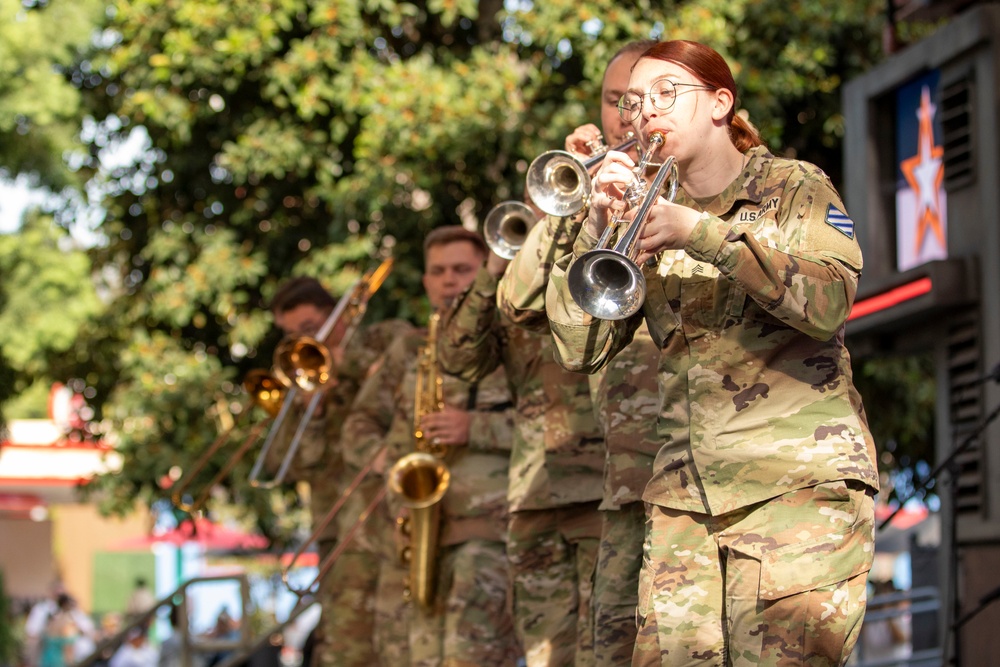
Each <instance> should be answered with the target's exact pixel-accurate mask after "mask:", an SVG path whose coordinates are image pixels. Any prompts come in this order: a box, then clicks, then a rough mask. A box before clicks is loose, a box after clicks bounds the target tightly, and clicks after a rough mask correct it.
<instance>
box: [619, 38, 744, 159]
mask: <svg viewBox="0 0 1000 667" xmlns="http://www.w3.org/2000/svg"><path fill="white" fill-rule="evenodd" d="M639 57H640V58H653V59H655V60H666V61H668V62H672V63H677V64H678V65H680V66H681V67H683V68H684V69H686V70H687V71H689V72H691V73H692V74H694V75H695V77H697V78H698V79H699V80H700V81H702V82H703V83H705V84H706V85H708V86H712V87H713V88H715V89H716V90H720V89H722V88H725V89H726V90H728V91H729V92H730V93H731V94H732V96H733V108H731V109H730V110H729V115H728V116H726V125H727V126H728V128H729V139H730V140H731V141H732V142H733V145H734V146H736V148H738V149H739V151H740V152H741V153H743V152H745V151H747V150H749V149H751V148H753V147H754V146H761V145H763V143H764V142H763V141H762V140H761V138H760V134H758V132H757V130H756V129H755V128H754V127H753V126H752V125H750V123H748V122H746V121H745V120H743V118H741V117H740V116H737V115H736V98H737V94H736V80H735V79H733V73H732V71H730V69H729V65H727V64H726V61H725V59H724V58H723V57H722V56H721V55H719V53H718V51H716V50H715V49H713V48H712V47H710V46H705V45H704V44H701V43H699V42H692V41H688V40H686V39H674V40H670V41H668V42H657V43H656V44H654V45H653V46H651V47H649V48H648V49H646V50H645V51H644V52H643V54H642V55H641V56H639Z"/></svg>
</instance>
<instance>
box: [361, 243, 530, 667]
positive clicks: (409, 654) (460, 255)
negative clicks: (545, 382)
mask: <svg viewBox="0 0 1000 667" xmlns="http://www.w3.org/2000/svg"><path fill="white" fill-rule="evenodd" d="M486 253H487V251H486V246H485V244H484V243H483V240H482V238H481V237H480V236H479V235H478V234H476V233H474V232H470V231H468V230H466V229H464V228H462V227H459V226H445V227H438V228H436V229H434V230H433V231H432V232H431V233H430V234H429V235H428V236H427V238H426V239H425V242H424V261H425V271H424V276H423V284H424V288H425V290H426V292H427V297H428V299H429V301H430V303H431V306H432V308H433V309H434V310H435V311H438V312H439V311H441V310H443V309H444V308H445V307H446V306H447V305H448V303H449V302H450V301H451V300H452V299H454V298H455V297H456V296H458V295H459V294H461V293H462V292H463V291H465V289H466V288H467V287H468V286H469V284H470V283H471V282H472V279H473V278H474V277H475V275H476V271H477V270H478V269H479V267H480V266H481V265H482V263H483V261H484V260H485V258H486ZM433 321H434V318H433V316H432V329H433ZM426 338H428V335H427V332H424V331H420V332H417V331H414V332H411V333H409V334H407V335H406V336H403V337H400V338H398V339H397V340H396V341H395V342H394V343H393V345H392V347H391V348H390V349H389V350H388V352H387V353H386V355H385V357H384V358H383V360H382V362H381V364H380V366H379V368H378V370H377V371H376V372H375V373H374V374H373V375H372V376H371V377H370V378H369V379H368V380H367V381H366V382H365V385H364V386H363V387H362V389H361V391H360V393H359V394H358V397H357V399H356V400H355V403H354V406H353V407H352V411H351V415H350V416H349V417H348V419H347V421H346V422H345V424H344V430H343V434H342V438H343V439H344V440H347V441H350V442H353V443H357V446H356V447H354V448H352V450H351V454H352V456H357V457H359V458H358V460H357V461H356V463H358V464H360V463H362V462H363V461H365V460H367V459H369V458H371V457H373V456H375V453H376V452H377V451H384V452H386V459H387V461H386V463H387V464H388V465H390V466H391V469H390V470H388V471H386V474H387V476H389V477H390V479H392V478H393V475H394V474H395V471H396V470H397V468H398V466H399V464H397V462H398V461H401V460H405V457H406V455H410V454H411V453H412V452H413V450H414V448H415V442H416V443H421V442H424V440H427V441H429V442H430V447H429V449H431V450H436V451H438V452H439V454H440V455H441V456H442V457H443V459H444V461H445V462H446V465H447V468H448V472H449V474H450V485H449V486H448V487H447V489H446V491H445V492H444V495H443V497H442V499H441V500H440V501H439V504H440V508H439V509H440V524H439V526H438V528H439V538H438V539H437V540H435V542H436V543H435V544H430V545H427V544H419V543H418V538H417V535H419V534H421V533H420V531H416V530H411V535H410V538H409V541H408V544H407V545H406V548H407V550H408V551H409V553H410V558H411V560H413V562H419V561H418V560H416V559H415V556H414V554H416V553H425V552H428V551H429V552H433V554H434V555H433V557H432V558H430V572H426V573H420V572H415V571H414V569H413V568H410V570H409V573H408V574H407V573H406V572H405V571H404V570H403V567H404V566H403V565H401V564H400V563H399V561H398V559H397V554H396V553H395V552H392V553H387V554H385V560H384V563H383V574H382V575H381V576H382V580H383V582H384V583H385V586H384V587H383V586H380V593H379V600H378V604H379V608H380V619H379V628H378V630H377V634H378V637H377V640H376V642H377V643H378V644H379V652H380V655H379V657H380V659H381V661H382V662H381V664H384V665H393V666H395V665H407V664H408V665H412V666H414V667H431V666H432V665H457V664H460V665H469V664H478V665H490V666H491V667H493V666H497V667H508V666H509V667H513V666H514V665H515V664H516V661H517V658H518V657H519V649H518V646H517V642H516V639H515V636H514V632H513V621H512V619H511V617H510V614H509V612H508V606H509V601H508V599H507V590H508V579H509V578H508V568H507V556H506V549H505V545H504V526H505V524H506V518H507V500H506V490H507V470H508V462H509V457H510V446H511V445H510V443H511V430H512V419H513V413H512V410H511V398H510V393H509V389H508V384H507V379H506V377H505V375H504V373H503V370H502V369H497V370H496V372H494V373H491V374H489V375H488V376H486V377H484V378H483V379H482V381H481V382H479V383H477V384H470V383H466V382H462V381H459V380H457V379H454V378H449V377H441V376H440V374H437V373H436V369H433V370H432V373H433V374H434V375H436V377H431V378H428V377H427V373H426V371H425V370H424V369H425V368H426V366H425V365H423V364H422V363H421V362H422V360H424V359H425V358H426V357H425V356H423V355H427V354H428V353H430V354H431V355H433V352H434V350H435V349H436V346H433V345H432V346H431V347H430V348H424V346H425V345H428V344H429V343H431V344H432V343H433V341H432V340H431V341H428V340H426ZM431 338H432V336H431ZM438 382H440V387H441V398H442V399H443V405H442V406H440V407H441V409H440V410H434V409H433V408H432V409H431V410H432V411H428V412H426V413H424V412H425V411H426V410H427V408H424V407H418V406H425V405H427V403H428V402H427V401H425V400H424V397H423V396H421V395H418V392H417V390H416V387H417V386H418V384H420V385H421V387H422V389H426V387H428V386H429V387H434V386H437V383H438ZM431 391H433V389H431ZM415 411H419V412H421V413H424V414H414V413H415ZM417 446H422V445H417ZM393 464H396V465H393ZM385 467H386V466H382V468H383V470H384V469H385ZM401 503H402V501H401V500H400V499H398V498H396V497H395V496H393V495H390V504H391V505H393V506H397V507H398V506H399V505H400V504H401ZM414 519H415V517H414V510H410V521H411V525H412V522H413V521H414ZM407 577H408V578H409V582H408V583H409V589H410V591H411V594H413V592H414V591H416V590H419V589H422V588H424V586H421V584H420V582H418V581H417V579H418V578H419V579H430V580H431V581H433V582H435V585H434V586H433V590H432V592H431V594H430V595H429V597H428V598H427V599H423V600H422V599H420V598H419V597H418V596H417V595H415V594H413V596H412V598H411V599H410V600H409V601H406V600H405V599H404V585H403V582H402V580H403V579H404V578H407ZM403 630H407V633H406V636H402V635H401V631H403Z"/></svg>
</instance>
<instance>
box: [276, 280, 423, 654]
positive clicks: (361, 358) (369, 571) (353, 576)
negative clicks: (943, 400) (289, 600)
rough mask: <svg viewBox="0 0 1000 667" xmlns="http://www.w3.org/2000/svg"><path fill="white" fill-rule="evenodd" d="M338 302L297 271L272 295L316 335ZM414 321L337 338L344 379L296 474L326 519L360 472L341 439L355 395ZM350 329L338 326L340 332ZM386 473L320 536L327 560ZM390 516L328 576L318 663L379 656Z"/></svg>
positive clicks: (285, 317)
mask: <svg viewBox="0 0 1000 667" xmlns="http://www.w3.org/2000/svg"><path fill="white" fill-rule="evenodd" d="M335 305H336V303H335V301H334V299H333V297H332V296H331V295H330V294H329V293H328V292H327V291H326V289H325V288H324V287H323V286H322V285H321V284H320V283H319V281H317V280H315V279H313V278H295V279H292V280H290V281H288V282H286V283H285V284H284V285H282V287H281V288H280V289H279V290H278V292H277V294H276V295H275V297H274V299H272V302H271V311H272V313H273V315H274V319H275V323H276V324H277V325H278V327H279V328H280V329H281V330H282V331H283V332H284V333H285V334H286V335H292V336H303V335H308V336H312V335H315V334H316V333H317V332H318V330H319V329H320V327H321V326H322V325H323V323H324V322H325V321H326V318H327V317H328V316H329V314H330V313H331V312H332V310H333V308H334V306H335ZM412 328H413V327H412V326H410V325H409V324H408V323H406V322H404V321H402V320H385V321H382V322H379V323H377V324H373V325H370V326H368V327H365V328H362V329H360V330H359V331H357V332H356V333H355V335H354V336H353V337H352V338H351V340H350V341H348V344H347V348H346V350H344V351H343V353H341V351H340V350H339V349H337V347H339V346H336V344H335V343H334V348H333V353H334V358H335V360H336V364H335V365H336V384H334V385H333V386H332V387H331V388H330V389H328V390H327V391H326V393H325V395H324V397H323V403H322V408H321V410H320V412H321V414H319V415H317V416H316V417H314V418H313V419H312V420H311V421H310V423H309V424H308V425H307V427H306V430H305V433H304V435H303V436H302V441H301V444H300V445H299V449H298V451H297V452H296V454H295V457H294V458H293V460H292V463H291V465H290V467H289V472H288V479H289V480H291V481H304V482H307V483H308V484H309V488H310V494H309V498H310V512H311V515H312V520H313V524H314V525H316V524H318V523H319V522H320V521H321V520H322V519H323V518H325V516H326V515H327V514H328V511H329V510H330V508H331V507H333V505H334V503H335V502H336V501H337V499H338V498H339V497H340V494H341V493H342V492H343V490H344V488H345V487H346V486H347V485H348V484H349V483H350V481H351V480H352V479H353V478H354V476H355V474H356V473H357V469H356V468H354V467H352V466H350V465H347V464H346V463H345V461H344V457H343V456H342V448H341V443H340V441H339V435H340V429H341V426H342V424H343V421H344V418H345V417H346V415H347V411H348V408H349V406H350V404H351V403H352V402H353V400H354V395H355V394H356V393H357V391H358V388H359V387H360V386H361V383H362V381H363V380H364V379H365V377H366V376H367V374H368V371H369V368H370V367H371V366H372V364H373V363H374V362H375V361H376V359H378V358H379V357H380V356H381V355H382V353H383V352H384V351H385V350H386V349H387V348H388V346H389V342H390V341H391V340H392V339H393V338H394V337H395V336H398V335H401V334H404V333H406V331H408V330H411V329H412ZM342 330H343V327H338V328H337V329H335V330H334V332H333V335H332V337H333V338H334V339H336V338H337V337H338V335H339V333H340V331H342ZM301 412H302V411H301V409H299V410H297V411H295V412H293V413H292V414H291V415H290V416H289V417H287V418H286V419H285V421H284V423H283V425H282V426H281V430H280V431H279V433H278V434H277V436H276V439H275V441H274V445H273V446H272V447H271V450H270V451H269V453H268V460H267V461H266V463H267V467H268V468H269V469H270V470H271V471H274V470H277V468H278V466H279V465H280V461H281V460H282V459H283V458H284V456H285V453H286V451H287V445H288V443H289V442H290V440H291V437H292V435H293V433H294V432H295V429H296V427H297V426H298V423H299V416H300V415H301ZM378 488H379V480H378V479H377V478H375V479H369V480H366V481H365V482H364V483H362V485H361V486H360V487H358V489H357V491H356V492H355V493H354V494H352V495H351V496H350V498H349V499H348V501H347V502H346V503H345V504H344V505H343V507H342V508H341V510H340V511H339V513H338V514H337V516H336V518H335V519H334V520H333V521H332V522H330V523H329V524H328V525H327V527H326V528H325V529H324V530H323V531H322V532H321V533H320V535H319V536H318V538H317V551H318V552H319V557H320V559H321V560H322V559H323V558H325V557H326V555H327V554H329V553H330V552H331V551H332V550H333V549H334V547H335V546H336V544H337V541H338V536H343V535H346V533H347V531H348V530H349V529H350V526H351V525H353V523H354V521H355V520H356V518H357V517H358V515H359V514H360V513H361V511H362V510H363V508H364V507H365V506H367V504H368V500H369V499H370V498H371V497H372V496H373V495H374V494H375V493H376V492H377V490H378ZM391 535H392V533H391V524H390V522H389V519H388V517H385V518H383V521H382V522H379V521H378V520H377V519H376V520H372V521H369V522H368V523H367V524H365V526H363V527H362V528H361V529H360V530H359V531H357V532H356V534H355V536H354V538H353V540H352V542H351V543H350V544H349V545H347V546H345V548H344V551H343V552H342V553H341V555H340V556H339V557H338V559H337V561H336V563H335V564H334V565H333V566H332V567H331V568H330V570H329V571H328V572H327V574H326V576H325V577H324V578H323V580H322V581H321V582H320V585H319V590H318V591H317V593H316V599H317V600H318V601H319V603H320V606H321V608H322V615H321V618H320V624H319V626H318V627H317V631H316V632H317V634H316V640H317V644H316V647H315V649H314V652H313V655H314V664H315V665H317V666H318V667H334V666H337V667H340V666H343V667H347V666H357V667H370V666H371V665H372V664H373V662H374V660H375V651H374V644H373V642H372V635H373V629H374V619H375V610H374V604H375V587H376V583H377V580H376V576H377V573H378V570H377V567H376V566H375V563H376V559H375V557H374V556H373V554H374V553H376V552H377V550H378V549H380V548H381V547H380V546H379V545H380V543H383V542H387V541H390V540H391Z"/></svg>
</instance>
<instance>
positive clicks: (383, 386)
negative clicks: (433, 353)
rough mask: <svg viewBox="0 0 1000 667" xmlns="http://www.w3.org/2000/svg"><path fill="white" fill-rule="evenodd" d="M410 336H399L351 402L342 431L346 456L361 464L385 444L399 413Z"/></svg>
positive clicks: (356, 465) (351, 461) (350, 461)
mask: <svg viewBox="0 0 1000 667" xmlns="http://www.w3.org/2000/svg"><path fill="white" fill-rule="evenodd" d="M406 343H407V338H406V337H405V336H401V337H399V338H397V339H396V340H395V341H394V342H393V343H392V345H390V346H389V349H388V350H386V353H385V355H383V357H382V358H381V359H380V360H379V362H378V363H377V367H376V368H375V370H374V372H372V374H371V375H369V376H368V378H367V379H366V380H365V382H364V384H362V385H361V389H360V390H358V394H357V396H356V397H355V399H354V403H352V404H351V410H350V414H348V415H347V418H346V419H345V420H344V426H343V429H342V431H341V434H340V438H341V442H342V443H343V447H342V449H343V456H344V460H345V461H347V463H348V464H350V465H352V466H355V467H358V468H361V467H363V466H364V465H365V464H366V463H367V462H368V461H369V460H370V459H371V457H373V456H375V454H376V453H377V452H378V450H379V449H380V448H381V447H382V444H383V441H384V440H385V436H386V434H387V433H388V432H389V428H390V426H391V425H392V420H393V417H394V416H395V414H396V403H397V401H396V396H397V394H398V392H399V384H400V383H401V382H402V381H403V378H404V376H405V375H406V369H407V365H408V363H409V361H410V358H409V354H408V352H409V347H408V346H407V344H406Z"/></svg>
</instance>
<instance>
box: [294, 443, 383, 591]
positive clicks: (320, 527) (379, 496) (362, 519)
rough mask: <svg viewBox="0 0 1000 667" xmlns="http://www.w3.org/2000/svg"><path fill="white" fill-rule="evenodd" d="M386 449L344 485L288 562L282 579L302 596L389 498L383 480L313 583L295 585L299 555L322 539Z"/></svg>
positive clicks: (327, 570)
mask: <svg viewBox="0 0 1000 667" xmlns="http://www.w3.org/2000/svg"><path fill="white" fill-rule="evenodd" d="M384 449H385V448H384V447H383V448H382V450H380V451H379V452H378V453H377V454H376V455H375V456H373V457H372V458H371V460H370V461H369V462H368V463H366V464H365V466H364V467H363V468H362V469H361V470H360V471H359V472H358V474H357V475H355V476H354V479H352V480H351V483H350V484H348V485H347V488H346V489H344V491H343V493H341V494H340V497H339V498H337V501H336V502H335V503H333V506H332V507H330V509H329V511H327V513H326V516H324V517H323V519H322V520H321V521H320V522H319V524H317V525H316V526H315V527H314V528H313V532H312V533H311V534H310V535H309V537H308V538H307V539H306V540H305V541H304V542H303V543H302V544H301V545H299V548H298V549H297V550H296V551H295V553H294V554H293V555H292V558H291V560H290V561H289V562H288V565H286V566H285V568H284V569H283V570H282V572H281V580H282V582H284V584H285V587H286V588H287V589H288V590H289V591H291V592H292V593H293V594H295V595H296V596H298V597H299V598H301V597H302V596H304V595H305V594H306V593H308V592H309V591H311V590H312V589H313V587H314V586H316V585H317V584H318V583H319V582H320V581H322V580H323V577H325V576H326V573H327V572H329V571H330V568H331V567H333V564H334V563H336V562H337V559H338V558H340V555H341V554H342V553H343V552H344V550H345V549H346V548H347V545H348V544H349V543H350V541H351V540H352V539H354V536H355V535H356V534H357V532H358V531H359V530H360V529H361V527H362V526H363V525H364V524H365V523H366V522H367V521H368V517H369V516H371V513H372V512H374V511H375V508H376V507H378V505H379V503H381V502H382V501H383V500H384V499H385V494H386V491H387V490H388V489H387V487H386V486H385V485H384V484H383V485H382V486H381V487H380V488H379V491H378V493H376V494H375V496H374V497H373V498H372V499H371V501H370V502H369V503H368V506H367V507H365V509H364V510H362V512H361V514H359V515H358V518H357V519H356V520H355V521H354V523H353V524H352V525H351V527H350V529H349V530H348V531H347V533H345V534H344V536H343V538H342V539H340V540H338V541H337V546H336V547H335V548H334V549H333V551H331V552H330V553H329V554H327V556H326V558H324V559H323V561H322V562H321V563H320V564H319V570H318V571H317V572H316V576H315V577H314V578H313V580H312V581H311V582H309V585H308V586H303V587H302V588H296V587H295V586H293V585H292V583H291V581H290V579H289V574H290V573H291V571H292V568H294V567H295V563H296V561H298V559H299V558H301V557H302V554H304V553H305V552H306V550H307V549H308V548H309V546H310V545H312V544H313V543H314V542H316V541H317V540H319V536H320V535H321V534H322V533H323V531H324V530H326V527H327V526H328V525H330V522H331V521H333V519H334V517H335V516H337V514H338V513H339V512H340V510H341V508H343V506H344V503H346V502H347V499H348V498H350V497H351V496H352V495H354V492H355V491H357V490H358V487H359V486H360V485H361V482H363V481H364V480H365V478H367V477H368V475H369V474H370V473H371V471H372V468H373V467H374V466H375V461H376V460H377V459H378V458H379V456H380V455H381V453H382V451H384Z"/></svg>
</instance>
